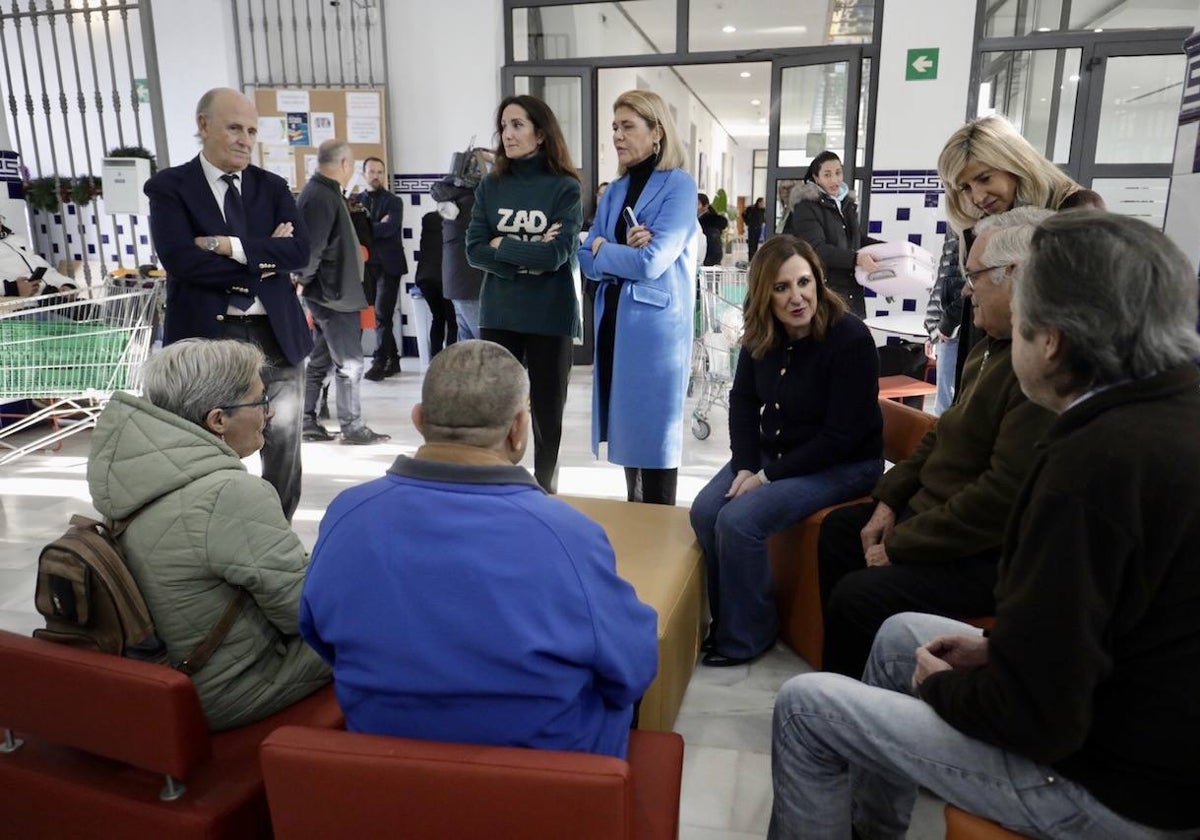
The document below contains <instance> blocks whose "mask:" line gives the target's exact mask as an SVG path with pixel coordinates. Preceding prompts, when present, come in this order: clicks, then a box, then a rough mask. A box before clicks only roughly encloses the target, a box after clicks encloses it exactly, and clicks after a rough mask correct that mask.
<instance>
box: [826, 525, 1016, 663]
mask: <svg viewBox="0 0 1200 840" xmlns="http://www.w3.org/2000/svg"><path fill="white" fill-rule="evenodd" d="M874 511H875V503H874V502H868V503H866V504H861V505H850V506H848V507H844V508H839V509H838V510H836V511H834V512H833V513H831V514H830V515H829V516H827V517H826V518H825V521H824V523H822V525H821V536H820V539H819V541H818V545H819V549H818V551H819V555H818V556H819V565H820V580H821V604H822V607H823V613H824V617H825V644H824V647H823V649H822V651H821V656H822V659H823V663H822V664H823V667H824V669H825V670H826V671H832V672H833V673H836V674H845V675H846V676H848V677H854V678H855V679H861V678H862V672H863V668H864V667H866V664H867V658H868V656H869V655H870V653H871V643H872V642H873V641H874V640H875V633H876V631H878V630H879V627H880V625H882V624H883V622H884V621H886V620H887V619H888V618H890V617H891V616H893V615H896V614H897V613H902V612H923V613H931V614H933V615H943V616H947V617H948V618H977V617H979V616H985V615H992V614H993V613H994V612H995V610H996V601H995V598H994V596H993V594H992V590H993V589H994V587H995V586H996V565H997V563H998V561H999V556H998V552H988V553H986V554H980V555H974V556H970V557H965V558H963V559H961V560H956V561H954V562H952V563H937V564H929V565H921V564H907V565H895V564H893V565H890V566H870V567H868V566H867V565H866V559H865V557H864V556H863V550H862V538H861V536H860V535H859V532H860V531H862V529H863V526H864V525H866V524H867V520H869V519H870V518H871V514H872V513H874ZM898 518H899V519H901V520H902V519H903V518H904V515H903V514H901V515H900V516H899V517H898Z"/></svg>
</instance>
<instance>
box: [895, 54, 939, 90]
mask: <svg viewBox="0 0 1200 840" xmlns="http://www.w3.org/2000/svg"><path fill="white" fill-rule="evenodd" d="M938 52H940V49H939V48H938V47H927V48H926V49H918V50H909V51H908V58H907V60H906V62H905V67H904V81H906V82H912V81H928V80H930V79H936V78H937V72H938Z"/></svg>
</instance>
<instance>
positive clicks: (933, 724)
mask: <svg viewBox="0 0 1200 840" xmlns="http://www.w3.org/2000/svg"><path fill="white" fill-rule="evenodd" d="M1014 281H1015V286H1014V297H1013V304H1014V305H1013V316H1014V317H1013V344H1012V365H1013V368H1014V369H1015V370H1016V374H1017V377H1018V379H1019V380H1020V382H1021V388H1022V389H1023V390H1024V391H1025V393H1026V394H1028V395H1029V399H1030V400H1032V401H1033V402H1035V403H1037V404H1038V405H1041V406H1044V407H1045V408H1047V409H1049V410H1050V411H1052V412H1054V413H1055V414H1056V415H1058V416H1057V418H1056V420H1055V423H1054V425H1053V426H1051V427H1050V430H1049V432H1048V433H1047V434H1046V436H1045V438H1044V439H1043V441H1042V442H1041V444H1040V445H1039V446H1038V455H1037V460H1036V461H1035V463H1034V465H1033V469H1032V471H1031V472H1030V474H1029V478H1028V480H1027V481H1026V482H1025V485H1024V487H1023V488H1022V489H1021V491H1020V493H1019V494H1018V496H1017V499H1016V503H1015V506H1014V508H1013V511H1012V516H1011V517H1009V520H1008V528H1007V532H1006V533H1005V536H1004V549H1003V554H1002V558H1001V562H1000V575H999V581H998V583H997V585H996V623H995V626H994V627H993V628H992V629H991V630H990V631H989V633H988V634H987V635H984V634H983V633H982V632H981V631H980V630H978V629H976V628H974V627H971V626H970V625H967V624H963V623H962V622H958V621H952V620H950V619H947V618H939V617H937V616H932V615H923V614H919V613H902V614H900V615H896V616H893V617H891V618H889V619H888V620H887V621H886V622H885V623H884V625H883V627H882V628H881V629H880V631H879V634H878V635H877V636H876V637H875V645H874V647H873V648H872V650H871V658H870V661H869V662H868V664H867V668H866V672H865V673H864V675H863V682H861V683H860V682H858V681H857V680H853V679H850V678H848V677H845V676H841V675H838V674H805V675H802V676H799V677H795V678H794V679H792V680H790V681H789V682H788V683H786V684H785V685H784V687H783V689H782V690H781V691H780V692H779V696H778V697H777V698H776V701H775V735H774V749H773V766H772V771H773V776H774V780H775V806H774V814H773V816H772V818H771V832H770V836H771V837H772V838H785V837H798V838H799V837H803V838H806V840H813V838H820V840H824V838H838V840H843V838H848V837H850V836H851V819H852V818H853V823H854V830H856V831H857V832H858V835H859V836H861V837H864V838H902V837H904V836H905V833H906V831H907V828H908V822H909V817H910V816H911V814H912V809H913V803H914V801H915V799H916V796H917V787H918V785H920V786H922V787H925V788H927V789H928V790H930V791H932V792H933V793H935V794H936V795H937V796H940V797H941V798H943V799H945V800H947V801H948V802H951V803H953V804H954V805H957V806H959V807H960V808H963V809H965V810H967V811H971V812H973V813H975V814H978V815H980V816H982V817H986V818H988V819H991V820H994V821H996V822H999V823H1002V824H1004V825H1006V826H1008V827H1009V828H1011V829H1013V830H1015V831H1017V832H1019V833H1020V834H1021V835H1022V836H1029V837H1045V838H1050V837H1053V838H1055V840H1076V838H1078V840H1094V838H1122V840H1183V838H1188V840H1194V838H1196V837H1200V702H1197V699H1196V698H1197V697H1200V668H1197V667H1196V664H1197V662H1200V610H1198V609H1197V605H1198V604H1200V553H1198V552H1197V549H1196V546H1197V545H1200V436H1197V435H1196V429H1197V428H1200V371H1197V370H1196V367H1195V365H1194V364H1192V359H1194V358H1196V357H1197V355H1200V339H1197V336H1196V333H1195V329H1194V327H1195V323H1196V275H1195V267H1194V266H1193V265H1190V264H1189V263H1188V260H1187V259H1186V258H1185V257H1184V256H1183V254H1182V253H1181V252H1180V251H1179V249H1178V248H1177V247H1176V246H1175V245H1174V244H1172V243H1171V241H1170V240H1168V239H1167V237H1166V236H1164V235H1163V234H1162V233H1160V232H1159V231H1158V230H1156V229H1154V228H1151V227H1150V226H1149V225H1147V224H1146V223H1144V222H1141V221H1138V220H1137V219H1132V218H1129V217H1125V216H1117V215H1110V214H1107V213H1103V212H1100V211H1095V210H1073V211H1071V212H1069V213H1059V214H1056V215H1054V216H1051V217H1050V218H1049V219H1046V220H1045V221H1043V222H1042V223H1041V224H1040V225H1039V227H1038V230H1037V231H1036V232H1035V233H1034V235H1033V242H1032V252H1031V255H1030V257H1029V260H1028V262H1027V264H1026V265H1025V267H1024V268H1023V269H1022V270H1021V271H1019V272H1017V274H1016V275H1015V277H1014Z"/></svg>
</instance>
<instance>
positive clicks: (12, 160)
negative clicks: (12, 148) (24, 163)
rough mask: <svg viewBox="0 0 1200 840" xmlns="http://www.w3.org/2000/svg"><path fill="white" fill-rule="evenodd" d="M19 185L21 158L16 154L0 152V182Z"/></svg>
mask: <svg viewBox="0 0 1200 840" xmlns="http://www.w3.org/2000/svg"><path fill="white" fill-rule="evenodd" d="M4 181H8V182H9V183H11V182H13V181H15V182H17V183H18V184H19V183H21V156H20V155H19V154H17V153H16V152H9V151H0V182H4Z"/></svg>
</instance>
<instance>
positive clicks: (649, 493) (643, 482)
mask: <svg viewBox="0 0 1200 840" xmlns="http://www.w3.org/2000/svg"><path fill="white" fill-rule="evenodd" d="M678 484H679V470H677V469H673V468H672V469H649V468H646V467H626V468H625V493H626V498H627V499H628V500H629V501H631V502H645V503H646V504H648V505H674V504H675V489H676V487H677V485H678Z"/></svg>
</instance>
